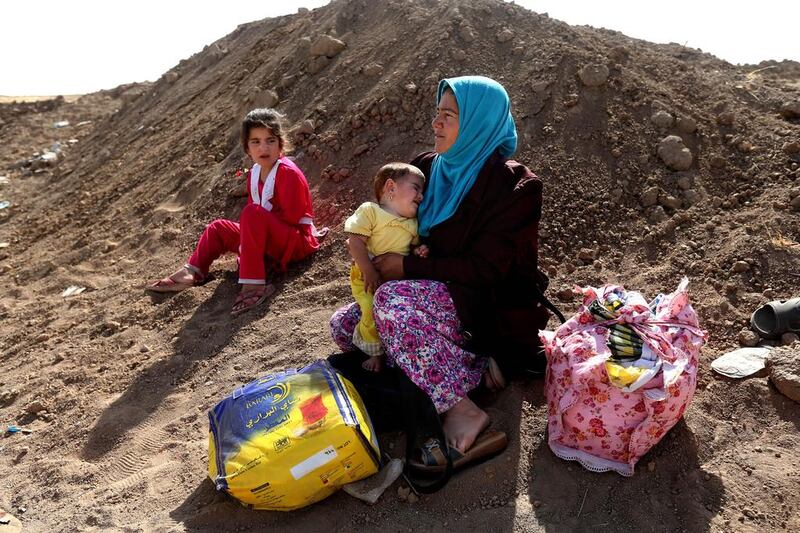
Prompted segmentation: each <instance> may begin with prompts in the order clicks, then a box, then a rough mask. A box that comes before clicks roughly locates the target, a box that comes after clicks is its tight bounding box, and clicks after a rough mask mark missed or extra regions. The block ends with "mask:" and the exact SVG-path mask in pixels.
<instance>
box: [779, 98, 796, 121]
mask: <svg viewBox="0 0 800 533" xmlns="http://www.w3.org/2000/svg"><path fill="white" fill-rule="evenodd" d="M781 116H782V117H783V118H798V117H800V100H794V101H788V102H784V103H783V104H781Z"/></svg>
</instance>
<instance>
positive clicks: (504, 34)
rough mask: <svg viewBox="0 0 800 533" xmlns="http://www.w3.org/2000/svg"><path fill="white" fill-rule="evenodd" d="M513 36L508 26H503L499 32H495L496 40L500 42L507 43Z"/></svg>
mask: <svg viewBox="0 0 800 533" xmlns="http://www.w3.org/2000/svg"><path fill="white" fill-rule="evenodd" d="M513 38H514V32H513V31H511V30H510V29H508V28H504V29H503V30H502V31H500V33H498V34H497V42H500V43H507V42H508V41H510V40H511V39H513Z"/></svg>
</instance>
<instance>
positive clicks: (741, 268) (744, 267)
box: [733, 261, 750, 274]
mask: <svg viewBox="0 0 800 533" xmlns="http://www.w3.org/2000/svg"><path fill="white" fill-rule="evenodd" d="M748 270H750V263H748V262H747V261H736V262H735V263H734V264H733V271H734V272H736V273H737V274H740V273H742V272H747V271H748Z"/></svg>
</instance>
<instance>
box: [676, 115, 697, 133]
mask: <svg viewBox="0 0 800 533" xmlns="http://www.w3.org/2000/svg"><path fill="white" fill-rule="evenodd" d="M675 127H676V128H678V131H680V132H681V133H694V132H696V131H697V122H695V120H694V119H693V118H691V117H684V116H680V117H678V119H677V120H676V121H675Z"/></svg>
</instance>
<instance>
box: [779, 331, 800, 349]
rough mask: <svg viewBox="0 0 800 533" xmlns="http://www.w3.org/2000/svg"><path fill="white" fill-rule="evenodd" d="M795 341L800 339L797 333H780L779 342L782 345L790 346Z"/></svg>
mask: <svg viewBox="0 0 800 533" xmlns="http://www.w3.org/2000/svg"><path fill="white" fill-rule="evenodd" d="M797 341H800V335H798V334H797V333H792V332H788V333H784V334H783V335H781V344H783V345H784V346H791V345H792V344H794V343H796V342H797Z"/></svg>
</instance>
